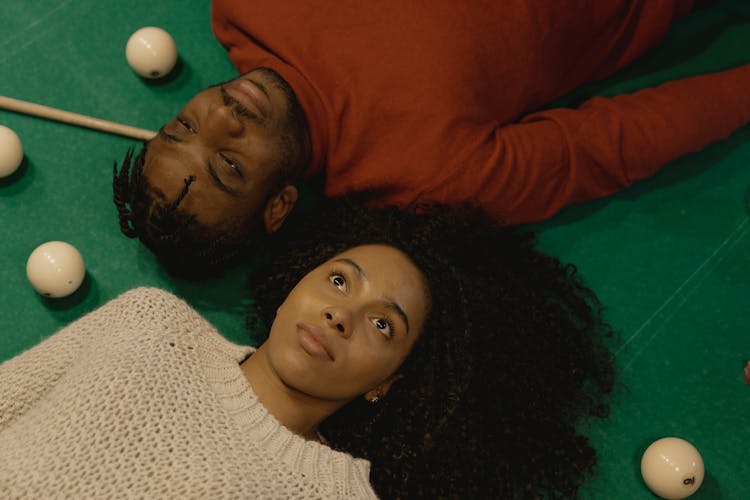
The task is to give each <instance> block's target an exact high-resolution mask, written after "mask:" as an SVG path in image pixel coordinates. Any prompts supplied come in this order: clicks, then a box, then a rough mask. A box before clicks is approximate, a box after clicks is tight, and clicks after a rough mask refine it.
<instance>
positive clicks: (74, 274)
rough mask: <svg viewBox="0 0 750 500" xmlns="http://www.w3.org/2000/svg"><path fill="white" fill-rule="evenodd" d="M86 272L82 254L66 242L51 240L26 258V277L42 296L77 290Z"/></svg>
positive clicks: (56, 295) (66, 294)
mask: <svg viewBox="0 0 750 500" xmlns="http://www.w3.org/2000/svg"><path fill="white" fill-rule="evenodd" d="M85 275H86V266H85V265H84V263H83V257H81V254H80V252H78V250H76V248H75V247H74V246H73V245H71V244H69V243H65V242H64V241H48V242H47V243H43V244H41V245H39V246H38V247H36V249H34V251H33V252H31V255H29V260H28V261H26V276H27V277H28V278H29V282H30V283H31V286H33V287H34V290H36V291H37V292H38V293H39V294H40V295H43V296H45V297H51V298H60V297H66V296H68V295H70V294H71V293H73V292H75V291H76V290H78V287H79V286H81V283H82V282H83V278H84V276H85Z"/></svg>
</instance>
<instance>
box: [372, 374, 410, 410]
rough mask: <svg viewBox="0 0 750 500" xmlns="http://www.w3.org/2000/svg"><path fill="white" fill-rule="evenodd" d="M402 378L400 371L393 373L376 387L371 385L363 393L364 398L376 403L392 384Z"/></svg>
mask: <svg viewBox="0 0 750 500" xmlns="http://www.w3.org/2000/svg"><path fill="white" fill-rule="evenodd" d="M402 378H404V375H403V374H401V373H394V374H393V375H391V376H390V377H388V378H387V379H385V380H384V381H382V382H381V383H380V384H379V385H378V386H377V387H373V388H372V389H370V390H369V391H367V392H366V393H365V394H364V398H365V399H366V400H367V401H368V402H370V403H377V402H378V401H379V400H380V399H382V398H384V397H385V395H386V394H388V391H390V390H391V387H392V386H393V384H395V383H396V382H397V381H399V380H401V379H402Z"/></svg>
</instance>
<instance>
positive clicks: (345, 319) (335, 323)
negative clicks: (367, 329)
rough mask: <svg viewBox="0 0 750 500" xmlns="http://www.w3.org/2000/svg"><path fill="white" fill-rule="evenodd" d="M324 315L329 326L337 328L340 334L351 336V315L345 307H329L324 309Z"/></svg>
mask: <svg viewBox="0 0 750 500" xmlns="http://www.w3.org/2000/svg"><path fill="white" fill-rule="evenodd" d="M323 317H324V319H325V323H326V325H327V326H330V327H331V328H335V329H336V330H337V331H338V332H339V335H341V336H342V337H344V338H347V339H348V338H349V337H351V335H352V327H351V321H350V319H349V315H348V314H347V312H346V311H345V310H344V309H341V308H338V307H328V308H326V309H325V310H323Z"/></svg>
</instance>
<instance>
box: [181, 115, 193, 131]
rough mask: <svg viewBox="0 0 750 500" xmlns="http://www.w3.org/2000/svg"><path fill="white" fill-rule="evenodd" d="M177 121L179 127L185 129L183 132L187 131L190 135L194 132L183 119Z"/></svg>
mask: <svg viewBox="0 0 750 500" xmlns="http://www.w3.org/2000/svg"><path fill="white" fill-rule="evenodd" d="M177 121H178V122H179V123H180V125H182V127H183V128H184V129H185V130H187V131H188V132H191V133H193V132H195V130H193V127H191V126H190V124H189V123H188V122H187V121H186V120H184V119H182V118H177Z"/></svg>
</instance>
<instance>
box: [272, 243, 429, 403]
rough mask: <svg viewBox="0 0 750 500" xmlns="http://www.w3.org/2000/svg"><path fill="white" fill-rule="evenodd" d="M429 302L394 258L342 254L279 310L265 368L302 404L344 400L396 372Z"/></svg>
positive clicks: (382, 251)
mask: <svg viewBox="0 0 750 500" xmlns="http://www.w3.org/2000/svg"><path fill="white" fill-rule="evenodd" d="M429 302H430V299H429V291H428V289H427V285H426V281H425V278H424V276H423V275H422V273H421V272H420V271H419V269H417V267H416V266H415V265H414V264H413V263H412V262H411V260H410V259H409V258H408V257H407V256H406V255H405V254H404V253H402V252H401V251H400V250H397V249H395V248H393V247H390V246H385V245H365V246H360V247H355V248H352V249H350V250H347V251H346V252H343V253H341V254H339V255H337V256H336V257H334V258H332V259H331V260H329V261H328V262H326V263H324V264H322V265H321V266H319V267H317V268H316V269H314V270H313V271H312V272H310V273H309V274H308V275H307V276H305V277H304V278H303V279H302V280H301V281H300V282H299V283H298V284H297V285H296V286H295V287H294V289H293V290H292V291H291V293H290V294H289V296H288V297H287V298H286V300H285V301H284V303H283V304H282V305H281V307H280V308H279V310H278V312H277V314H276V318H275V319H274V322H273V325H272V326H271V332H270V335H269V338H268V340H267V345H266V347H267V349H268V356H269V360H270V363H271V366H272V368H273V370H274V371H275V372H276V373H277V374H278V376H279V377H280V379H281V380H282V381H283V382H284V383H285V384H286V385H287V386H289V387H291V388H293V389H295V390H298V391H300V392H303V393H305V394H307V395H309V396H312V397H315V398H318V399H325V400H330V401H348V400H351V399H353V398H355V397H357V396H359V395H361V394H364V393H366V392H367V391H369V390H371V389H374V388H376V387H378V386H379V385H380V384H381V383H383V382H385V381H386V380H387V379H389V377H390V376H391V375H393V374H394V373H395V372H396V370H397V369H398V368H399V366H401V364H402V362H403V361H404V359H406V357H407V356H408V355H409V352H411V349H412V347H413V346H414V343H415V342H416V341H417V338H418V337H419V335H420V334H421V332H422V327H423V325H424V321H425V318H426V316H427V312H428V309H429Z"/></svg>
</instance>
